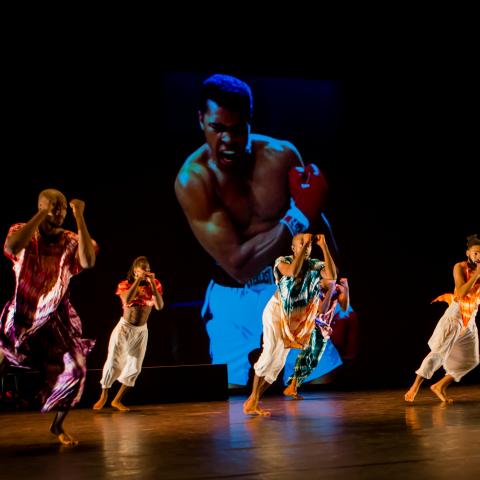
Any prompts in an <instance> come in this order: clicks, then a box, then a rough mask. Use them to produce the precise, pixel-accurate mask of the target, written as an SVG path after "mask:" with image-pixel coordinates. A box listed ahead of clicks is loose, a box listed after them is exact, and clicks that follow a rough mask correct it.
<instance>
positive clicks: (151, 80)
mask: <svg viewBox="0 0 480 480" xmlns="http://www.w3.org/2000/svg"><path fill="white" fill-rule="evenodd" d="M108 53H109V52H108V49H107V50H106V49H102V50H100V51H99V52H96V53H95V54H94V55H85V56H82V55H80V54H76V55H75V56H73V60H72V57H71V56H70V57H68V58H66V57H60V56H58V57H57V56H54V58H52V57H51V56H50V55H47V54H45V56H43V57H42V56H38V55H37V56H36V57H35V59H31V58H28V59H27V58H25V59H23V58H17V59H16V60H15V62H13V63H12V67H11V68H8V69H7V75H6V84H7V86H6V88H5V90H4V117H5V120H6V122H5V131H4V135H3V138H4V152H3V155H2V157H3V162H2V163H3V166H2V173H1V189H0V202H1V205H2V207H1V215H0V232H1V235H2V237H3V238H4V237H5V235H6V233H7V230H8V227H9V226H10V225H11V224H12V223H15V222H19V221H27V220H28V219H30V218H31V216H33V214H34V213H35V210H36V201H37V195H38V192H39V191H40V190H42V189H44V188H49V187H53V188H58V189H59V190H61V191H63V192H64V193H65V194H66V195H67V198H69V199H70V198H75V197H77V198H81V199H83V200H85V202H86V210H85V217H86V220H87V224H88V226H89V230H90V232H91V235H92V236H93V237H94V238H95V239H96V240H97V242H98V244H99V245H100V249H101V250H100V253H99V256H98V260H97V265H96V266H95V268H94V269H93V270H91V271H86V272H83V273H82V274H81V275H79V276H78V277H76V278H75V279H74V280H73V283H72V303H73V304H74V306H75V308H76V309H77V311H78V312H79V314H80V316H81V317H82V319H83V323H84V330H85V336H87V337H90V338H96V339H97V345H96V347H95V349H94V350H93V352H92V354H91V356H90V358H89V366H90V368H100V367H101V366H102V365H103V362H104V360H105V355H106V349H107V343H108V337H109V335H110V332H111V330H112V328H113V327H114V325H115V324H116V322H117V321H118V317H119V316H120V314H121V308H120V302H119V301H118V299H117V298H116V296H115V295H114V291H115V288H116V285H117V283H118V282H119V281H120V280H122V279H123V278H124V277H125V275H126V272H127V270H128V268H129V266H130V264H131V262H132V260H133V259H134V258H135V257H136V256H138V255H146V256H148V257H149V258H150V261H151V264H152V269H153V270H154V271H155V272H156V273H157V277H158V278H159V279H160V281H161V282H162V283H163V284H164V288H165V301H166V307H165V310H163V311H162V312H160V313H158V312H153V313H152V316H151V318H150V321H149V329H150V340H149V346H148V349H147V355H146V359H145V365H146V366H152V365H175V364H192V363H205V362H208V339H207V337H206V334H205V330H204V326H203V323H202V321H201V319H200V316H199V315H198V310H199V302H200V301H201V299H202V298H203V294H204V290H205V287H206V285H207V283H208V280H209V269H210V266H211V261H210V259H209V258H208V256H207V255H206V254H205V253H204V252H203V250H202V249H201V248H200V247H199V245H198V244H197V242H196V240H195V239H194V237H193V235H192V234H191V232H190V230H189V227H188V225H187V223H186V221H185V218H184V216H183V213H182V211H181V210H180V208H179V206H178V204H177V202H176V199H175V196H174V191H173V182H174V178H175V175H176V173H177V171H178V169H179V167H180V166H181V164H182V162H183V161H184V159H185V157H186V156H187V155H188V154H189V153H191V151H193V150H194V149H195V148H197V147H198V146H199V145H200V144H201V142H202V136H201V132H200V131H199V129H198V126H197V117H196V103H195V102H196V93H197V89H198V88H199V85H200V82H201V81H202V80H203V79H204V78H206V77H207V76H208V75H210V74H212V73H215V72H222V73H230V74H233V75H236V76H239V77H240V78H242V79H244V80H246V81H247V82H249V83H250V85H251V86H252V89H253V94H254V121H253V127H252V129H253V131H254V132H258V133H264V134H267V135H271V136H274V137H278V138H282V139H286V140H290V141H292V142H293V143H294V144H295V145H296V146H297V147H298V148H299V150H300V152H301V153H302V156H303V158H304V160H305V162H306V163H308V162H315V163H317V164H318V165H319V166H320V168H321V169H322V170H323V172H324V174H325V175H326V177H327V179H328V183H329V187H330V195H329V204H328V208H327V212H326V213H327V215H328V217H329V219H330V221H331V223H332V227H333V230H334V232H335V236H336V240H337V243H338V245H339V252H338V253H337V258H336V259H337V263H338V264H339V266H340V268H341V270H342V273H343V274H344V275H347V276H348V277H349V280H350V286H351V300H352V305H353V307H354V308H355V310H357V312H358V314H359V318H360V325H361V352H360V356H359V359H358V361H357V364H356V366H355V371H356V375H355V384H356V385H357V386H374V387H382V386H406V385H407V384H408V383H409V382H410V381H411V379H412V378H413V375H414V373H413V372H414V370H415V369H416V368H417V367H418V366H419V364H420V361H421V360H422V358H423V356H424V355H425V354H426V353H427V352H428V347H427V340H428V338H429V336H430V334H431V332H432V331H433V328H434V326H435V324H436V322H437V320H438V319H439V318H440V316H441V314H442V312H443V310H444V308H445V307H444V304H433V305H430V301H431V300H432V299H433V298H434V297H435V296H437V295H439V294H441V293H444V292H447V291H451V290H452V289H453V277H452V267H453V264H454V263H455V262H457V261H460V260H463V259H464V251H465V237H466V236H467V235H469V234H471V233H475V232H478V233H480V228H479V227H480V222H479V215H478V167H476V163H477V161H475V155H474V154H473V153H472V152H475V151H476V144H475V140H476V131H474V128H475V127H476V124H475V123H472V122H471V121H470V120H469V119H470V118H471V113H472V112H476V111H478V94H477V89H476V88H475V86H474V84H473V83H474V82H473V81H472V82H471V83H469V82H467V81H465V80H464V79H461V78H456V79H453V80H452V79H451V78H449V79H446V78H443V77H441V76H439V75H438V76H435V78H419V77H416V76H415V75H410V76H405V75H403V76H394V75H393V74H392V75H389V76H384V77H382V76H380V75H378V74H375V75H372V76H371V78H365V77H362V76H360V75H357V76H355V77H352V78H349V79H348V80H342V81H340V80H324V78H329V75H328V73H326V72H315V71H314V70H313V69H309V68H306V67H305V66H300V65H299V64H298V63H295V64H292V65H288V64H286V63H285V62H284V63H282V64H275V65H272V64H270V65H262V66H260V67H252V66H250V65H249V64H247V63H245V64H244V65H233V64H225V63H223V64H222V63H220V62H210V63H205V64H204V65H199V64H198V62H192V64H190V65H182V66H181V67H179V65H178V63H177V64H175V65H165V64H162V63H161V62H159V61H158V59H155V58H151V59H147V61H145V60H144V59H142V61H141V62H140V61H139V62H135V61H130V60H129V61H126V60H125V61H124V60H123V59H120V58H118V57H112V56H110V55H109V54H108ZM65 226H66V228H70V229H74V223H73V218H72V217H71V214H70V215H69V217H67V221H66V225H65ZM12 293H13V274H12V273H11V270H10V265H9V262H8V260H7V259H6V258H4V257H2V259H1V260H0V300H1V303H2V304H3V303H4V302H5V301H6V300H7V299H8V298H9V297H11V295H12ZM478 380H479V373H478V369H477V370H476V371H474V372H472V373H471V374H469V375H468V376H467V377H466V378H465V382H477V381H478Z"/></svg>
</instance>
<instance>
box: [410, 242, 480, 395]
mask: <svg viewBox="0 0 480 480" xmlns="http://www.w3.org/2000/svg"><path fill="white" fill-rule="evenodd" d="M466 255H467V260H466V261H463V262H459V263H456V264H455V266H454V267H453V278H454V280H455V291H454V294H453V295H452V294H445V295H442V296H440V297H438V298H436V299H435V300H434V301H445V302H447V303H448V304H449V306H448V308H447V310H446V311H445V313H444V314H443V316H442V318H441V319H440V320H439V321H438V323H437V326H436V327H435V330H434V332H433V335H432V336H431V338H430V340H429V341H428V346H429V347H430V350H431V351H430V353H429V354H428V355H427V356H426V357H425V359H424V360H423V362H422V364H421V365H420V368H419V369H418V370H417V371H416V372H415V373H416V374H417V376H416V378H415V381H414V382H413V385H412V386H411V387H410V389H409V390H408V392H407V393H406V394H405V400H406V401H407V402H413V401H414V400H415V396H416V395H417V393H418V390H419V388H420V385H421V384H422V382H423V381H424V380H425V379H426V378H427V379H430V378H431V377H432V375H433V374H434V373H435V372H436V371H437V370H438V369H439V368H440V367H441V366H443V368H444V369H445V372H446V375H445V376H444V377H443V378H442V379H441V380H440V381H438V382H437V383H435V384H434V385H432V386H431V387H430V389H431V390H432V392H433V393H435V395H436V396H437V397H438V398H439V399H440V400H441V401H442V402H449V403H450V402H451V401H452V400H451V399H450V398H449V397H448V396H447V388H448V386H449V385H450V384H451V383H452V382H453V381H455V382H459V381H460V380H461V379H462V377H463V376H464V375H466V374H467V373H468V372H469V371H470V370H473V369H474V368H475V367H476V366H477V365H478V363H479V354H478V330H477V325H476V324H475V317H476V314H477V310H478V305H479V304H480V281H479V279H480V238H479V237H478V236H477V235H471V236H470V237H468V238H467V251H466Z"/></svg>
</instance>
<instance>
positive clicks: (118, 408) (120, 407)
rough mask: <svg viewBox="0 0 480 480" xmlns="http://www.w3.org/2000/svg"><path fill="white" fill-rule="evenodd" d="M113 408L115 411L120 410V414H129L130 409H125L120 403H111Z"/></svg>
mask: <svg viewBox="0 0 480 480" xmlns="http://www.w3.org/2000/svg"><path fill="white" fill-rule="evenodd" d="M110 405H111V406H112V407H113V408H116V409H117V410H120V411H121V412H129V411H130V409H129V408H128V407H126V406H125V405H124V404H123V403H122V402H115V401H113V402H112V403H111V404H110Z"/></svg>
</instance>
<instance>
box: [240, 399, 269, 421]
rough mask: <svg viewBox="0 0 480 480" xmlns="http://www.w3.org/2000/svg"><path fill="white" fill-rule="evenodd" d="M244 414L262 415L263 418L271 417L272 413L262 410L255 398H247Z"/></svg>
mask: <svg viewBox="0 0 480 480" xmlns="http://www.w3.org/2000/svg"><path fill="white" fill-rule="evenodd" d="M243 413H245V415H260V416H262V417H269V416H270V415H271V413H270V412H269V411H268V410H264V409H263V408H260V406H259V405H258V402H255V400H254V399H253V398H250V397H249V398H247V400H246V401H245V403H244V404H243Z"/></svg>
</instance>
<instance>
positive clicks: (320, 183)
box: [280, 163, 328, 235]
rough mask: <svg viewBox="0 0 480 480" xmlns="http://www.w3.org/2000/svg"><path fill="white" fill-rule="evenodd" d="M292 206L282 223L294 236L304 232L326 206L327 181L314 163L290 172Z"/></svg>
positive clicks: (294, 168) (295, 168)
mask: <svg viewBox="0 0 480 480" xmlns="http://www.w3.org/2000/svg"><path fill="white" fill-rule="evenodd" d="M288 181H289V187H290V195H291V196H292V199H291V202H290V203H291V206H290V209H289V210H288V211H287V212H286V214H285V216H284V217H283V219H282V220H280V222H281V223H283V224H284V225H286V226H287V227H288V229H289V230H290V232H291V233H292V235H296V234H297V233H299V232H304V231H306V230H307V229H308V227H309V226H310V223H311V222H312V221H313V220H314V219H315V218H316V217H317V215H318V214H319V212H320V211H321V210H322V208H323V207H324V206H325V200H326V196H327V190H328V187H327V181H326V180H325V177H324V176H323V174H322V172H321V171H320V169H319V168H318V167H317V166H316V165H315V164H313V163H310V164H309V165H307V166H306V167H305V168H303V167H293V168H292V169H291V170H290V171H289V172H288Z"/></svg>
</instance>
